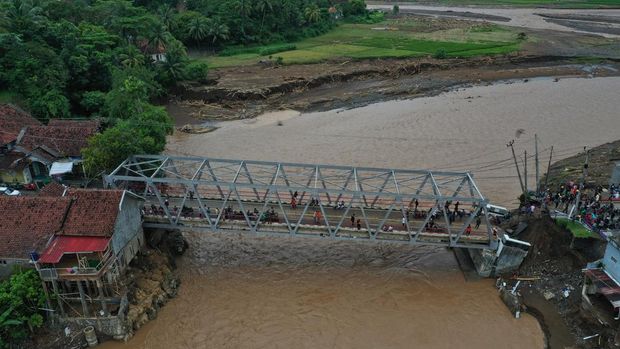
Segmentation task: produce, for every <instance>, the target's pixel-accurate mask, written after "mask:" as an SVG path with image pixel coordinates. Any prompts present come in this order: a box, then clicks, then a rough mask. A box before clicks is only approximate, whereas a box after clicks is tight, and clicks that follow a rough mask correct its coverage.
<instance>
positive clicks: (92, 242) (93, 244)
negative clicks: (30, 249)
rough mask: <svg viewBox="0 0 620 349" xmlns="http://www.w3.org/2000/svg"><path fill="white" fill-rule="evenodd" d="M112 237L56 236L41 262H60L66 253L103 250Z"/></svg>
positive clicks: (44, 252) (43, 254)
mask: <svg viewBox="0 0 620 349" xmlns="http://www.w3.org/2000/svg"><path fill="white" fill-rule="evenodd" d="M109 243H110V238H104V237H92V236H56V237H55V238H54V240H52V242H51V243H50V244H49V246H48V247H47V248H46V249H45V251H43V253H42V254H41V257H40V258H39V262H40V263H50V264H54V263H58V262H60V259H61V258H62V255H63V254H65V253H80V252H85V253H87V252H103V251H105V250H106V248H107V247H108V244H109Z"/></svg>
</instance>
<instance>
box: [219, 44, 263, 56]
mask: <svg viewBox="0 0 620 349" xmlns="http://www.w3.org/2000/svg"><path fill="white" fill-rule="evenodd" d="M259 50H260V47H258V46H257V47H229V48H226V49H223V50H222V51H220V52H219V55H220V56H222V57H227V56H235V55H242V54H245V53H258V51H259Z"/></svg>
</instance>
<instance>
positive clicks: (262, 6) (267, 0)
mask: <svg viewBox="0 0 620 349" xmlns="http://www.w3.org/2000/svg"><path fill="white" fill-rule="evenodd" d="M267 9H269V11H273V5H272V4H271V0H256V10H257V11H259V12H261V13H262V15H261V21H260V29H259V32H262V31H263V25H264V24H265V12H266V11H267Z"/></svg>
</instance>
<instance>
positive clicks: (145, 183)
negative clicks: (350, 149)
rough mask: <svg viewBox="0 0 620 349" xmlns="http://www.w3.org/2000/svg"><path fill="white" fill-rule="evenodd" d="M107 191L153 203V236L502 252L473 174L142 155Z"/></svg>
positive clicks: (149, 217) (149, 213)
mask: <svg viewBox="0 0 620 349" xmlns="http://www.w3.org/2000/svg"><path fill="white" fill-rule="evenodd" d="M105 181H106V183H107V185H108V186H110V187H116V188H124V189H127V190H130V191H133V192H134V193H136V194H137V195H140V196H143V197H145V198H146V200H147V204H146V207H145V210H144V211H145V212H144V213H145V224H146V225H147V226H158V227H165V228H178V227H185V228H191V229H196V230H210V231H221V230H226V229H231V230H232V229H234V230H246V231H250V232H252V233H255V234H277V235H282V234H288V235H290V236H312V237H325V238H331V239H356V240H369V241H392V242H405V243H411V244H442V245H445V246H452V247H465V248H492V249H493V248H496V247H497V242H496V234H495V229H494V228H493V226H492V224H491V223H490V216H489V212H488V209H487V203H488V202H487V201H486V199H485V198H484V197H483V196H482V194H481V193H480V191H479V190H478V188H477V186H476V184H475V183H474V180H473V178H472V176H471V175H470V174H469V173H466V172H437V171H429V170H407V169H381V168H363V167H348V166H333V165H316V164H314V165H313V164H299V163H277V162H267V161H246V160H230V159H212V158H201V157H182V156H158V155H137V156H132V157H130V158H129V159H127V160H126V161H124V162H123V163H122V164H121V165H120V166H119V167H118V168H117V169H116V170H115V171H113V172H112V173H111V174H110V175H108V176H106V177H105ZM457 203H458V208H459V209H458V210H456V209H455V206H457V205H456V204H457ZM337 206H339V207H337ZM457 213H458V214H457ZM403 217H407V218H408V219H405V220H404V221H403Z"/></svg>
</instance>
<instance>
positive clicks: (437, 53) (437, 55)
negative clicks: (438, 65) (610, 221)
mask: <svg viewBox="0 0 620 349" xmlns="http://www.w3.org/2000/svg"><path fill="white" fill-rule="evenodd" d="M433 58H437V59H445V58H448V53H447V52H446V50H445V49H443V48H440V49H438V50H437V51H435V54H434V55H433Z"/></svg>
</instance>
